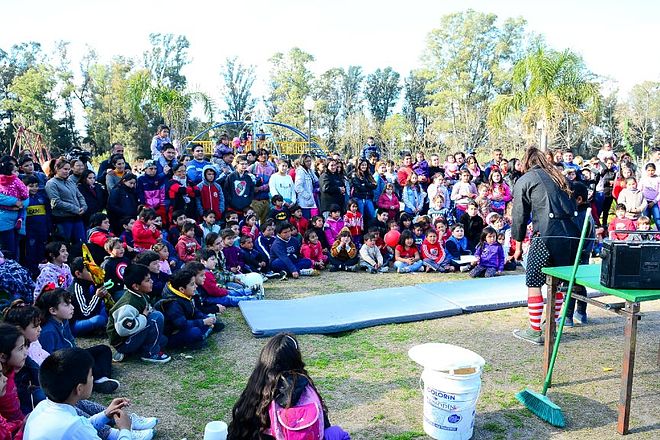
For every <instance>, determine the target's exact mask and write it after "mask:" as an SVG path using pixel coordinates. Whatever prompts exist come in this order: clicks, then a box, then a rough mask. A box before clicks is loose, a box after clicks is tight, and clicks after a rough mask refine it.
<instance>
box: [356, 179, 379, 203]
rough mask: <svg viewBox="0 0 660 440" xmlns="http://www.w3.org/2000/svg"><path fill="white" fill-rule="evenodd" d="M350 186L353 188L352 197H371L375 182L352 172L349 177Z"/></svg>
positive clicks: (372, 196)
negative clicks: (350, 177)
mask: <svg viewBox="0 0 660 440" xmlns="http://www.w3.org/2000/svg"><path fill="white" fill-rule="evenodd" d="M351 187H352V188H353V194H352V195H353V197H355V198H357V199H369V200H371V199H373V198H374V189H376V182H374V179H373V178H372V179H368V178H364V177H363V178H361V177H358V175H357V173H356V174H353V178H352V179H351Z"/></svg>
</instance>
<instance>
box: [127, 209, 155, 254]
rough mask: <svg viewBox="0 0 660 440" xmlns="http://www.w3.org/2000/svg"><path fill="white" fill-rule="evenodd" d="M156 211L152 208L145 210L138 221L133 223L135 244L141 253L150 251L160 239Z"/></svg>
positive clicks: (132, 230) (141, 212)
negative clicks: (146, 250)
mask: <svg viewBox="0 0 660 440" xmlns="http://www.w3.org/2000/svg"><path fill="white" fill-rule="evenodd" d="M156 217H158V214H156V211H154V210H153V209H151V208H143V209H142V211H140V214H139V215H138V219H137V220H136V221H135V223H133V228H132V229H131V232H132V234H133V243H134V245H135V248H136V249H137V250H138V251H139V252H140V251H143V250H145V249H150V248H151V246H153V245H154V244H156V242H158V240H159V239H160V230H159V229H158V227H157V226H156V224H155V220H156Z"/></svg>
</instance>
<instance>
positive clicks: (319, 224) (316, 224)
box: [307, 215, 330, 255]
mask: <svg viewBox="0 0 660 440" xmlns="http://www.w3.org/2000/svg"><path fill="white" fill-rule="evenodd" d="M323 223H324V221H323V217H321V216H320V215H315V216H314V217H312V219H311V220H310V222H309V227H308V228H307V229H308V230H311V231H314V232H316V236H317V237H318V238H319V243H321V249H323V253H324V254H326V255H327V254H328V252H330V244H328V239H327V238H326V236H325V232H324V231H323Z"/></svg>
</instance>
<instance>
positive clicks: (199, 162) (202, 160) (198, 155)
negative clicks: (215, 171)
mask: <svg viewBox="0 0 660 440" xmlns="http://www.w3.org/2000/svg"><path fill="white" fill-rule="evenodd" d="M192 153H193V159H192V160H191V161H190V162H188V166H187V167H186V174H187V175H188V181H189V182H190V183H191V184H192V185H197V184H198V183H200V182H201V181H202V171H203V170H204V167H205V166H207V165H211V162H209V161H208V160H206V156H205V155H204V147H203V146H201V145H195V146H194V147H193V150H192Z"/></svg>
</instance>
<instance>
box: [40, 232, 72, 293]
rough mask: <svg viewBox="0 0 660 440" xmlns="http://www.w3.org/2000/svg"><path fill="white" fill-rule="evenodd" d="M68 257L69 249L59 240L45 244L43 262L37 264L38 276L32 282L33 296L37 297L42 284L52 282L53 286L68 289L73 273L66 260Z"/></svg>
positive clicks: (42, 286)
mask: <svg viewBox="0 0 660 440" xmlns="http://www.w3.org/2000/svg"><path fill="white" fill-rule="evenodd" d="M68 259H69V251H68V249H67V247H66V245H65V244H64V242H61V241H53V242H51V243H48V244H47V245H46V261H47V263H45V264H40V265H39V276H38V277H37V280H36V282H35V284H34V298H37V297H38V296H39V294H40V293H41V291H42V290H43V288H44V286H45V285H46V284H49V283H53V284H54V285H55V287H61V288H62V289H68V288H69V286H70V285H71V283H73V275H71V269H70V268H69V265H68V264H66V261H67V260H68Z"/></svg>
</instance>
